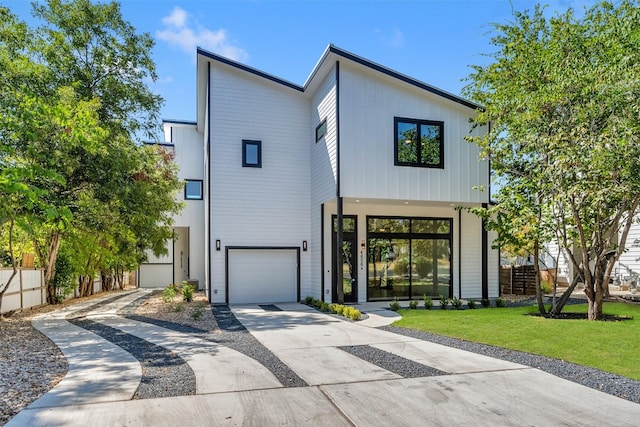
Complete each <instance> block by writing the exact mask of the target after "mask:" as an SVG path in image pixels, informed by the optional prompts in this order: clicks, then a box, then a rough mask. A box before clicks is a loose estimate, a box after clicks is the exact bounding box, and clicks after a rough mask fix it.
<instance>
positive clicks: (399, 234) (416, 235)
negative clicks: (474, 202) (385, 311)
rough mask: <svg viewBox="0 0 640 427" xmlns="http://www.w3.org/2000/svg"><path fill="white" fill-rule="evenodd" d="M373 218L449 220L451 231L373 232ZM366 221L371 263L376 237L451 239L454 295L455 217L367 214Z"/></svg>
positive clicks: (450, 273)
mask: <svg viewBox="0 0 640 427" xmlns="http://www.w3.org/2000/svg"><path fill="white" fill-rule="evenodd" d="M372 218H384V219H408V220H414V219H417V220H437V221H445V220H446V221H449V232H448V233H414V232H412V231H409V232H406V233H403V232H393V233H380V232H371V231H369V220H370V219H372ZM365 221H366V228H367V233H366V239H367V240H366V241H367V255H366V257H367V258H366V262H367V264H368V263H369V255H368V254H369V240H370V239H372V238H374V239H376V238H377V239H380V238H382V239H386V238H389V239H408V240H409V241H411V240H413V239H432V240H433V239H436V240H438V239H442V240H444V239H447V240H449V249H450V251H451V252H450V254H449V277H450V278H451V283H450V286H449V295H448V297H449V298H451V297H452V296H453V286H454V277H453V264H454V257H453V251H454V245H453V243H454V241H453V218H451V217H421V216H398V215H367V216H366V217H365ZM458 262H460V260H458ZM366 274H367V278H366V280H367V283H369V268H368V267H367V273H366ZM411 286H412V285H409V294H411ZM369 301H371V300H370V299H369V289H368V286H367V302H369ZM375 301H381V300H375Z"/></svg>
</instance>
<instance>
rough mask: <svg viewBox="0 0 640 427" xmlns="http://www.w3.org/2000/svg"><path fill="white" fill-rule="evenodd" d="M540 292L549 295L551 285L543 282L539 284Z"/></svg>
mask: <svg viewBox="0 0 640 427" xmlns="http://www.w3.org/2000/svg"><path fill="white" fill-rule="evenodd" d="M540 290H542V293H543V294H550V293H551V284H550V283H549V282H547V281H543V282H542V283H540Z"/></svg>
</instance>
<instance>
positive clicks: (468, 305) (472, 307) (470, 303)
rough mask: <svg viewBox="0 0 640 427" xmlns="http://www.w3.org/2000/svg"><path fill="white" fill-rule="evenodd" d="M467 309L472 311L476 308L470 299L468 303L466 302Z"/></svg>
mask: <svg viewBox="0 0 640 427" xmlns="http://www.w3.org/2000/svg"><path fill="white" fill-rule="evenodd" d="M467 307H469V309H471V310H473V309H474V308H476V302H475V301H474V300H472V299H470V300H469V301H467Z"/></svg>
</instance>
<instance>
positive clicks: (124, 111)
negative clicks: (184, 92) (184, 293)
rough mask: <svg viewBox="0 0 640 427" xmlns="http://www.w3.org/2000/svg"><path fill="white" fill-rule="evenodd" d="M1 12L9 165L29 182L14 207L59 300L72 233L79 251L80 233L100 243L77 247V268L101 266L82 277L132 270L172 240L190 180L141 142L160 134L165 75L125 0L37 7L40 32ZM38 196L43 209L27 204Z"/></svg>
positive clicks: (3, 132)
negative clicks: (126, 15)
mask: <svg viewBox="0 0 640 427" xmlns="http://www.w3.org/2000/svg"><path fill="white" fill-rule="evenodd" d="M0 14H1V15H2V17H3V18H6V20H5V19H3V20H2V22H0V30H2V32H1V33H0V37H1V38H0V55H1V56H0V60H1V61H3V64H0V65H6V67H5V66H3V67H0V80H1V81H2V82H8V84H7V85H6V86H3V87H2V88H0V91H2V95H3V96H2V97H0V98H1V99H0V104H1V106H2V109H3V110H4V111H3V113H4V112H6V114H3V116H2V118H1V119H0V137H2V139H3V149H2V150H0V162H2V164H3V165H6V166H7V168H6V169H3V171H4V170H7V171H9V172H7V173H4V172H3V175H6V176H10V177H13V178H12V181H11V182H10V184H11V185H13V187H8V186H5V187H6V188H9V189H11V188H13V189H14V190H15V188H18V189H21V191H20V192H16V191H14V190H12V191H13V193H12V194H13V195H14V197H13V198H12V199H7V200H10V201H11V203H10V204H7V206H6V208H5V209H4V210H3V212H6V215H5V217H6V218H20V222H19V223H20V224H22V225H24V227H25V228H26V229H27V230H28V231H29V232H30V233H31V235H32V236H33V242H34V247H35V249H36V253H37V255H38V260H39V263H40V266H42V267H43V268H44V269H45V281H46V283H47V286H48V300H49V302H51V303H53V302H56V300H57V298H56V289H55V281H54V278H55V265H56V258H57V254H58V251H59V249H60V246H61V244H62V243H63V239H64V238H65V237H66V238H67V239H69V240H70V241H69V242H68V244H66V248H67V252H68V251H69V250H73V248H78V247H81V246H82V245H78V244H77V242H73V241H71V239H81V240H84V244H95V245H97V246H98V247H97V248H94V249H95V250H84V251H80V250H78V251H76V252H74V253H73V254H72V256H71V258H74V257H75V258H77V259H75V260H74V264H75V265H85V266H87V265H88V266H90V267H87V268H84V269H78V268H76V273H78V274H86V275H89V274H91V275H92V274H94V271H95V270H96V269H97V270H98V271H104V272H107V270H109V271H110V270H111V269H117V270H120V271H121V269H122V268H123V267H124V266H127V267H131V266H132V265H133V263H134V262H139V261H140V260H141V259H142V257H143V253H144V251H145V250H146V249H149V248H151V249H154V251H155V252H158V251H161V250H162V248H163V247H164V242H165V241H166V239H167V238H168V237H170V236H171V222H172V217H173V214H175V213H176V212H178V211H179V209H180V206H181V205H180V204H179V203H178V202H176V200H175V198H174V196H175V194H176V191H177V190H178V189H179V188H180V187H181V183H180V182H179V181H178V180H177V175H176V169H175V165H174V164H173V162H172V159H171V156H170V155H167V154H166V153H162V152H160V151H158V150H157V149H155V148H154V147H149V146H146V145H145V144H141V143H140V141H137V139H138V138H140V137H146V138H148V137H151V136H152V135H154V133H156V132H155V131H156V130H157V128H158V125H159V123H158V112H159V108H160V105H161V102H162V99H161V98H160V97H159V96H158V95H155V94H153V93H152V92H151V91H150V90H149V89H148V87H147V84H146V83H147V81H148V80H150V81H153V80H155V79H156V74H155V66H154V63H153V61H152V59H151V48H152V46H153V41H152V39H151V37H150V36H149V34H137V33H136V32H135V29H134V28H133V27H132V26H131V25H130V24H129V23H128V22H127V21H125V20H124V19H123V17H122V14H121V13H120V7H119V5H118V3H115V2H111V3H108V4H103V3H92V2H91V1H89V0H74V1H61V0H50V1H48V2H46V3H44V4H34V14H35V16H36V17H38V18H40V19H41V22H43V25H42V27H40V28H37V29H35V30H31V29H29V28H27V27H26V25H24V23H21V22H19V21H18V20H17V19H16V18H15V17H14V16H13V15H12V14H11V13H10V11H9V10H8V9H6V8H0ZM16 183H22V184H23V185H24V186H25V187H24V188H23V187H15V185H16ZM2 190H3V189H2V188H0V191H2ZM7 191H8V190H7ZM33 194H35V195H36V197H35V202H34V203H32V204H31V205H28V204H24V203H21V202H20V197H22V198H23V199H24V197H26V196H30V197H31V199H33V198H34V197H33V196H32V195H33ZM3 201H4V199H3ZM5 222H6V221H5ZM1 225H2V222H1V221H0V226H1ZM87 236H93V237H94V239H88V238H87ZM96 254H97V255H96ZM83 257H84V258H83ZM107 260H108V261H107ZM105 269H106V270H105ZM91 277H93V276H91ZM81 284H82V283H81Z"/></svg>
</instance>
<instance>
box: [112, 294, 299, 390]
mask: <svg viewBox="0 0 640 427" xmlns="http://www.w3.org/2000/svg"><path fill="white" fill-rule="evenodd" d="M151 297H152V295H149V296H148V297H147V298H141V299H138V300H136V301H134V303H133V304H130V305H128V306H127V307H125V308H124V309H122V310H120V312H119V313H120V314H122V315H124V316H125V317H127V318H129V319H132V320H137V321H140V322H147V323H151V324H153V325H156V326H160V327H163V328H166V329H171V330H174V331H178V332H182V333H186V334H194V335H197V336H198V337H199V338H202V339H206V340H208V341H212V342H215V343H217V344H220V345H223V346H225V347H228V348H230V349H232V350H235V351H237V352H240V353H242V354H244V355H245V356H248V357H251V358H252V359H254V360H256V361H257V362H258V363H260V364H261V365H263V366H264V367H265V368H267V369H268V370H269V371H271V372H272V373H273V375H274V376H275V377H276V378H277V379H278V380H279V381H280V382H281V383H282V385H283V386H284V387H305V386H307V385H308V384H307V383H306V382H305V381H304V380H303V379H302V378H300V377H299V376H298V374H296V373H295V372H294V371H293V370H292V369H291V368H289V366H287V365H286V364H284V363H283V362H282V361H281V360H280V359H279V358H278V357H277V356H276V355H275V354H273V353H272V352H271V351H270V350H269V349H268V348H266V347H265V346H264V345H262V343H260V341H258V340H257V339H256V338H255V337H254V336H253V335H251V333H249V331H247V329H246V328H245V327H244V326H243V325H242V324H241V323H240V322H239V321H238V319H236V317H235V316H234V315H233V313H232V312H231V310H230V309H229V307H228V306H226V305H212V306H211V312H212V313H213V317H214V323H215V324H214V325H212V326H213V330H212V331H208V330H204V329H200V328H197V327H194V326H190V325H184V324H180V323H176V322H171V321H167V320H162V319H157V318H151V317H147V316H141V315H138V314H135V313H136V310H137V308H138V307H140V306H143V305H144V303H145V300H146V299H149V298H151ZM209 328H210V327H209ZM209 328H208V329H209Z"/></svg>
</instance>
